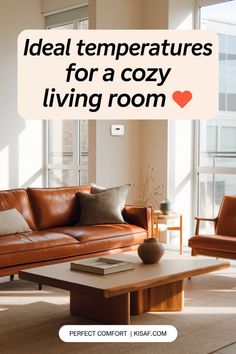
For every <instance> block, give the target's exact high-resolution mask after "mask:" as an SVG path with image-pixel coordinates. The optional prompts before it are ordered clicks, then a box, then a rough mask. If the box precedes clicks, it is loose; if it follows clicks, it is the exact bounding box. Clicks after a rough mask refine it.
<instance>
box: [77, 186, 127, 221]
mask: <svg viewBox="0 0 236 354" xmlns="http://www.w3.org/2000/svg"><path fill="white" fill-rule="evenodd" d="M129 188H130V185H124V186H120V187H115V188H109V189H107V190H105V191H103V190H99V192H98V193H97V194H88V193H82V192H78V193H77V196H78V200H79V204H80V219H79V222H78V224H77V225H81V226H82V225H83V226H85V225H96V224H121V223H125V221H124V219H123V216H122V210H123V208H124V206H125V201H126V197H127V194H128V191H129Z"/></svg>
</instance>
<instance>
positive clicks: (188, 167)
mask: <svg viewBox="0 0 236 354" xmlns="http://www.w3.org/2000/svg"><path fill="white" fill-rule="evenodd" d="M193 12H194V0H169V28H171V29H192V28H193V26H194V16H193ZM168 141H169V142H168V146H169V152H168V160H169V164H168V169H169V172H168V176H169V181H168V191H169V193H168V194H169V197H170V198H171V199H172V200H173V201H174V204H175V208H176V210H178V211H180V212H181V213H183V231H184V232H183V236H184V241H185V243H186V242H187V240H188V238H189V237H190V236H191V234H192V228H193V214H192V206H193V123H192V121H188V120H177V121H171V120H170V121H169V139H168Z"/></svg>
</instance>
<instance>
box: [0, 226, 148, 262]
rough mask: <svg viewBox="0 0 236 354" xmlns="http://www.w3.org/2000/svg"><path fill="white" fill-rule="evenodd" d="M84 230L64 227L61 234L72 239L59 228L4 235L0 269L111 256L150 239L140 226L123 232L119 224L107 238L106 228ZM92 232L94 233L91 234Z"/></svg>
mask: <svg viewBox="0 0 236 354" xmlns="http://www.w3.org/2000/svg"><path fill="white" fill-rule="evenodd" d="M104 226H105V225H104ZM120 226H124V225H123V224H122V225H120ZM84 228H87V229H88V230H87V232H85V234H83V232H84V230H80V229H81V227H75V229H77V231H76V230H75V231H74V232H73V229H74V227H67V228H63V229H62V228H61V230H62V231H63V230H64V231H63V232H67V233H68V234H69V233H70V234H73V236H72V237H71V236H68V235H66V234H65V233H61V232H59V231H60V229H59V228H58V229H57V231H56V230H53V231H52V230H50V231H40V232H32V233H30V234H29V233H27V234H16V235H11V236H3V237H2V238H1V240H3V241H4V243H3V244H2V245H1V254H0V268H1V267H3V268H4V267H6V266H14V265H20V264H28V263H35V262H40V261H44V262H47V261H50V260H55V259H62V258H68V257H75V256H78V258H79V257H81V256H86V255H88V256H89V257H92V256H93V253H94V254H96V253H98V252H106V253H107V252H108V253H109V251H110V250H111V251H112V250H114V249H116V250H117V249H120V251H122V249H123V248H125V247H130V246H134V245H138V244H139V243H141V242H142V241H143V239H144V238H145V237H147V232H146V231H145V230H143V229H142V228H139V227H137V229H135V228H132V229H130V230H129V229H126V230H122V229H119V225H117V228H116V230H113V232H112V231H111V232H110V233H109V235H104V233H103V232H104V231H105V228H103V229H102V228H101V230H100V232H98V230H96V233H94V231H95V229H92V228H93V227H92V226H87V227H86V226H84V227H83V229H84ZM89 229H92V230H90V231H89ZM135 230H136V231H137V232H135ZM106 231H107V230H106ZM4 239H5V240H4Z"/></svg>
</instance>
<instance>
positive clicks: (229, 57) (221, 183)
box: [196, 0, 236, 226]
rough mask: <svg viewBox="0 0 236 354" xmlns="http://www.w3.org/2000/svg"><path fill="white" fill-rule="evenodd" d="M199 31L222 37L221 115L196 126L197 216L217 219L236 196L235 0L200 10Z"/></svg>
mask: <svg viewBox="0 0 236 354" xmlns="http://www.w3.org/2000/svg"><path fill="white" fill-rule="evenodd" d="M200 28H202V29H210V30H214V31H216V32H217V34H218V36H219V60H220V61H219V63H220V64H219V114H218V116H217V117H216V118H215V119H214V120H210V121H200V122H198V127H197V142H198V144H197V145H198V148H197V150H198V158H197V164H196V165H197V166H196V173H197V181H198V198H197V202H198V203H197V204H198V205H197V207H198V213H199V215H201V216H206V217H214V216H216V215H217V213H218V210H219V206H220V203H221V200H222V198H223V196H224V195H236V1H235V0H234V1H229V2H222V3H218V4H215V5H210V6H204V7H201V9H200ZM205 226H206V225H205Z"/></svg>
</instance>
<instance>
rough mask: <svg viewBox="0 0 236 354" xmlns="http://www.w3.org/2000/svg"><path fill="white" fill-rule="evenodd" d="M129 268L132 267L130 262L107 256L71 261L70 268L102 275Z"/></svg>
mask: <svg viewBox="0 0 236 354" xmlns="http://www.w3.org/2000/svg"><path fill="white" fill-rule="evenodd" d="M131 269H134V265H133V264H132V263H130V262H125V261H120V260H117V259H113V258H108V257H99V258H90V259H82V260H80V261H75V262H71V270H79V271H83V272H89V273H95V274H102V275H105V274H111V273H117V272H123V271H126V270H131Z"/></svg>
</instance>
